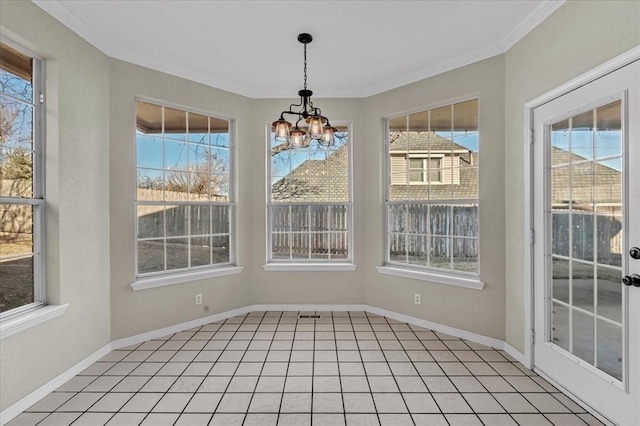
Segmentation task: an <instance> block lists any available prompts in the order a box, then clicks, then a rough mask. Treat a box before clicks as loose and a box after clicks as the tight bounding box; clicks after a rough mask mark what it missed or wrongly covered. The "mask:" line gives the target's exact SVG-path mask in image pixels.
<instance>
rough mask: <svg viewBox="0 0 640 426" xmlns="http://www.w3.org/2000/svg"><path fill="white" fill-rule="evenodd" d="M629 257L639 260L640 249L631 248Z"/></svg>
mask: <svg viewBox="0 0 640 426" xmlns="http://www.w3.org/2000/svg"><path fill="white" fill-rule="evenodd" d="M629 255H631V257H632V258H633V259H640V248H638V247H631V250H629Z"/></svg>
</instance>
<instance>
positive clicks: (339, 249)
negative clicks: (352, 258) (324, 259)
mask: <svg viewBox="0 0 640 426" xmlns="http://www.w3.org/2000/svg"><path fill="white" fill-rule="evenodd" d="M330 238H331V241H330V247H331V250H330V254H331V258H332V259H342V260H346V259H347V258H348V256H349V244H348V238H349V234H348V233H346V232H332V233H331V235H330Z"/></svg>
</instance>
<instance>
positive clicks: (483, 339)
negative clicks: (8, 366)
mask: <svg viewBox="0 0 640 426" xmlns="http://www.w3.org/2000/svg"><path fill="white" fill-rule="evenodd" d="M254 311H321V312H326V311H341V312H342V311H366V312H371V313H373V314H376V315H382V316H385V317H388V318H391V319H395V320H397V321H401V322H406V323H408V324H412V325H416V326H418V327H424V328H428V329H430V330H434V331H438V332H441V333H446V334H449V335H451V336H454V337H459V338H461V339H465V340H469V341H471V342H475V343H479V344H481V345H485V346H490V347H492V348H495V349H503V350H505V351H506V352H507V353H508V354H509V355H511V356H512V357H514V358H515V359H517V360H518V361H520V362H523V361H524V359H525V358H524V355H523V354H522V353H520V352H518V351H517V350H516V349H515V348H513V347H512V346H511V345H509V344H507V343H505V342H503V341H502V340H498V339H494V338H492V337H487V336H483V335H481V334H477V333H472V332H470V331H466V330H461V329H459V328H454V327H450V326H447V325H443V324H439V323H435V322H431V321H427V320H423V319H420V318H416V317H412V316H409V315H404V314H399V313H397V312H393V311H388V310H386V309H382V308H378V307H375V306H369V305H358V304H353V305H329V304H327V305H310V304H300V305H295V304H282V305H275V304H273V305H269V304H264V305H249V306H244V307H242V308H237V309H233V310H231V311H226V312H221V313H218V314H214V315H209V316H207V317H203V318H198V319H195V320H191V321H187V322H183V323H180V324H176V325H172V326H169V327H164V328H160V329H157V330H152V331H148V332H146V333H141V334H137V335H135V336H130V337H125V338H123V339H118V340H115V341H113V342H111V343H109V344H107V345H105V346H104V347H102V348H101V349H99V350H98V351H96V352H94V353H93V354H91V355H89V356H88V357H87V358H85V359H84V360H82V361H80V362H79V363H78V364H76V365H74V366H73V367H71V368H69V369H68V370H67V371H65V372H64V373H62V374H61V375H59V376H58V377H56V378H55V379H53V380H51V381H50V382H49V383H47V384H45V385H44V386H42V387H40V388H38V389H37V390H36V391H34V392H32V393H31V394H29V395H27V396H26V397H24V398H22V399H21V400H20V401H18V402H16V403H15V404H13V405H12V406H10V407H9V408H7V409H6V410H4V411H2V412H1V413H0V425H4V424H6V423H8V422H9V421H10V420H12V419H13V418H15V417H16V416H17V415H19V414H20V413H22V412H23V411H24V410H26V409H27V408H29V407H30V406H31V405H33V404H35V403H36V402H38V401H40V400H41V399H42V398H44V397H45V396H47V395H48V394H49V393H51V392H52V391H54V390H55V389H57V388H58V387H60V386H62V385H63V384H64V383H66V382H67V381H68V380H70V379H71V378H73V377H74V376H76V375H77V374H78V373H80V372H81V371H82V370H84V369H85V368H87V367H89V366H90V365H91V364H93V363H94V362H96V361H98V360H99V359H100V358H102V357H103V356H105V355H106V354H107V353H109V352H110V351H112V350H116V349H121V348H125V347H127V346H131V345H135V344H138V343H142V342H145V341H147V340H152V339H157V338H159V337H164V336H167V335H169V334H174V333H178V332H181V331H185V330H189V329H191V328H194V327H200V326H203V325H205V324H209V323H212V322H216V321H222V320H224V319H227V318H231V317H234V316H237V315H244V314H247V313H249V312H254Z"/></svg>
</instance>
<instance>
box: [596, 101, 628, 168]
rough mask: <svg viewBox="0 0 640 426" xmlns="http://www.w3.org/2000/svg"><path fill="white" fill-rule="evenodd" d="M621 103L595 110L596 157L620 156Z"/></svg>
mask: <svg viewBox="0 0 640 426" xmlns="http://www.w3.org/2000/svg"><path fill="white" fill-rule="evenodd" d="M621 106H622V101H616V102H614V103H611V104H609V105H605V106H603V107H600V108H598V109H597V110H596V120H597V121H596V126H597V129H598V131H597V132H596V157H597V158H604V157H612V156H616V155H622V131H621V129H622V126H621V124H622V120H621V117H622V108H621Z"/></svg>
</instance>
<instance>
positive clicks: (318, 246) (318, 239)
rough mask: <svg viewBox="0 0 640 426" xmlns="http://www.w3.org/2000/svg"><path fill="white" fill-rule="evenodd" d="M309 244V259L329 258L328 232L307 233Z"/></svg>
mask: <svg viewBox="0 0 640 426" xmlns="http://www.w3.org/2000/svg"><path fill="white" fill-rule="evenodd" d="M309 238H310V244H311V259H328V258H329V234H328V233H326V232H314V233H311V234H310V235H309Z"/></svg>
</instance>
